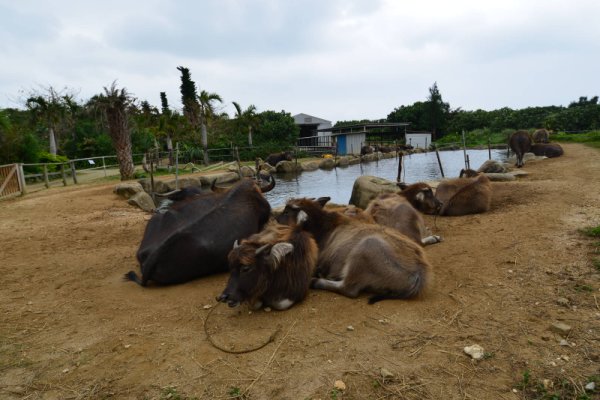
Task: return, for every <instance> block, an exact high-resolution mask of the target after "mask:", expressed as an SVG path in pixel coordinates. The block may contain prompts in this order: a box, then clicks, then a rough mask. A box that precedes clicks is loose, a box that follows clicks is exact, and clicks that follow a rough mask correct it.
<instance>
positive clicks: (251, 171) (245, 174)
mask: <svg viewBox="0 0 600 400" xmlns="http://www.w3.org/2000/svg"><path fill="white" fill-rule="evenodd" d="M240 173H241V174H242V178H253V177H254V176H256V169H255V168H254V167H250V166H248V165H242V167H241V168H240Z"/></svg>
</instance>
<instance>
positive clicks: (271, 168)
mask: <svg viewBox="0 0 600 400" xmlns="http://www.w3.org/2000/svg"><path fill="white" fill-rule="evenodd" d="M259 169H260V171H267V172H269V173H271V174H274V173H275V172H277V168H275V167H274V166H272V165H271V164H269V163H264V164H261V165H260V168H259Z"/></svg>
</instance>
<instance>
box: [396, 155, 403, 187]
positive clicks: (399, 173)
mask: <svg viewBox="0 0 600 400" xmlns="http://www.w3.org/2000/svg"><path fill="white" fill-rule="evenodd" d="M401 176H402V154H400V155H399V156H398V176H397V177H396V182H400V179H401Z"/></svg>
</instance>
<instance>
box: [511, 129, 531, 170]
mask: <svg viewBox="0 0 600 400" xmlns="http://www.w3.org/2000/svg"><path fill="white" fill-rule="evenodd" d="M508 143H509V145H510V148H511V150H512V151H513V152H514V153H515V154H516V156H517V164H516V166H517V167H518V168H521V167H522V166H523V155H524V154H525V153H527V152H528V151H529V150H530V149H531V137H530V136H529V133H528V132H527V131H516V132H515V133H513V134H512V135H511V136H510V140H509V142H508Z"/></svg>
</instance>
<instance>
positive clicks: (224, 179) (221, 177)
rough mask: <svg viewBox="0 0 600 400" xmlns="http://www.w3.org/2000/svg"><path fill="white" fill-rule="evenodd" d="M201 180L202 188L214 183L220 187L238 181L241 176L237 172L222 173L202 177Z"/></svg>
mask: <svg viewBox="0 0 600 400" xmlns="http://www.w3.org/2000/svg"><path fill="white" fill-rule="evenodd" d="M199 179H200V183H201V184H202V186H211V185H212V183H213V182H215V184H217V185H218V184H221V183H231V182H235V181H238V180H239V179H240V176H239V175H238V174H237V173H236V172H221V173H217V174H210V175H202V176H201V177H200V178H199Z"/></svg>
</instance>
